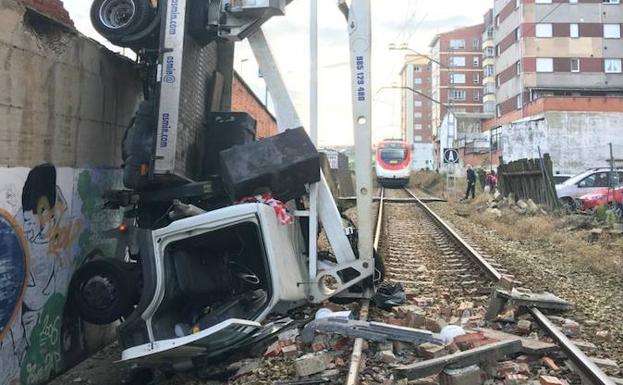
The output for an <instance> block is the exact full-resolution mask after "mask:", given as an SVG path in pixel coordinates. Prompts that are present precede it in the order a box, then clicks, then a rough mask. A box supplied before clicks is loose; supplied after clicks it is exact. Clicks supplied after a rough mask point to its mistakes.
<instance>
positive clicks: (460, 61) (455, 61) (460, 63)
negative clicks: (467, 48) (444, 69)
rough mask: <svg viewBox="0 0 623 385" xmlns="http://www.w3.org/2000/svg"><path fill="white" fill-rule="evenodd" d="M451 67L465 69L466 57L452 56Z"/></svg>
mask: <svg viewBox="0 0 623 385" xmlns="http://www.w3.org/2000/svg"><path fill="white" fill-rule="evenodd" d="M449 64H450V67H465V56H450V60H449Z"/></svg>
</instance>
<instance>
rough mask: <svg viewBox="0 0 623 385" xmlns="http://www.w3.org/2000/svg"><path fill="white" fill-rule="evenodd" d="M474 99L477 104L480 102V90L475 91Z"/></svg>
mask: <svg viewBox="0 0 623 385" xmlns="http://www.w3.org/2000/svg"><path fill="white" fill-rule="evenodd" d="M473 99H474V101H475V102H479V101H480V90H474V93H473Z"/></svg>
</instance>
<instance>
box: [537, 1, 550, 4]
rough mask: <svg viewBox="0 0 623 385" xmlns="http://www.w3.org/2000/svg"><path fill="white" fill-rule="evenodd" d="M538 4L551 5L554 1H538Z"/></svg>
mask: <svg viewBox="0 0 623 385" xmlns="http://www.w3.org/2000/svg"><path fill="white" fill-rule="evenodd" d="M536 3H537V4H551V3H552V0H536Z"/></svg>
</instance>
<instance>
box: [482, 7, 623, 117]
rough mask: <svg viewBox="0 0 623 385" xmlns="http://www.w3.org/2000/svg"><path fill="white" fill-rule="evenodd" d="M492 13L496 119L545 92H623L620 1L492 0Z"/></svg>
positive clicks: (591, 94)
mask: <svg viewBox="0 0 623 385" xmlns="http://www.w3.org/2000/svg"><path fill="white" fill-rule="evenodd" d="M493 16H494V23H495V27H496V30H495V34H496V43H497V44H496V46H495V50H496V56H497V58H496V65H495V70H496V87H497V92H496V98H497V107H496V116H497V117H498V118H502V117H504V116H505V115H508V114H512V113H513V112H515V111H518V110H521V109H523V107H524V106H525V105H526V104H527V103H529V102H530V101H534V100H536V99H538V98H539V97H543V96H620V95H622V94H623V93H622V91H623V76H622V75H621V74H622V60H623V43H622V40H621V26H622V24H621V23H623V6H622V5H621V4H620V0H567V1H561V0H495V3H494V8H493ZM502 120H503V121H504V120H507V119H502Z"/></svg>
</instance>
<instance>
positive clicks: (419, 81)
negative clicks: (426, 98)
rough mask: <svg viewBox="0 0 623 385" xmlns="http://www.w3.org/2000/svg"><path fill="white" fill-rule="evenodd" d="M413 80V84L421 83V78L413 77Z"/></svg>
mask: <svg viewBox="0 0 623 385" xmlns="http://www.w3.org/2000/svg"><path fill="white" fill-rule="evenodd" d="M413 82H414V83H415V84H422V78H415V79H413Z"/></svg>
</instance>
